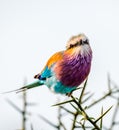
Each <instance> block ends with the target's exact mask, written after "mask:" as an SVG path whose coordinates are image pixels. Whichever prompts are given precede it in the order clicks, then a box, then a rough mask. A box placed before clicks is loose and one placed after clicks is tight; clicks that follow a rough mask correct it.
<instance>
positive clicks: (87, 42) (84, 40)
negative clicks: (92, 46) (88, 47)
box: [81, 38, 89, 44]
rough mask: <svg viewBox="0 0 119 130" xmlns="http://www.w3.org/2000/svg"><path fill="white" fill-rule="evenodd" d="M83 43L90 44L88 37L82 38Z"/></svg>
mask: <svg viewBox="0 0 119 130" xmlns="http://www.w3.org/2000/svg"><path fill="white" fill-rule="evenodd" d="M81 44H89V41H88V39H86V38H85V39H82V40H81Z"/></svg>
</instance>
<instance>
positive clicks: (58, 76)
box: [15, 34, 92, 95]
mask: <svg viewBox="0 0 119 130" xmlns="http://www.w3.org/2000/svg"><path fill="white" fill-rule="evenodd" d="M91 61H92V50H91V47H90V45H89V40H88V38H87V36H85V35H84V34H79V35H76V36H73V37H71V38H70V39H69V41H68V42H67V44H66V49H65V50H63V51H59V52H56V53H55V54H54V55H53V56H51V57H50V58H49V60H48V62H47V63H46V65H45V67H44V69H43V70H42V71H41V72H40V73H39V74H37V75H35V76H34V78H36V79H37V81H36V82H34V83H32V84H29V85H26V86H24V87H22V88H20V89H17V90H15V91H17V92H19V91H23V90H27V89H31V88H34V87H38V86H41V85H46V86H47V87H48V88H50V89H51V90H53V91H54V92H56V93H61V94H67V95H70V94H71V92H72V91H73V90H75V89H76V88H77V87H78V86H79V85H80V84H81V83H82V82H83V81H84V80H85V79H86V78H87V76H88V74H89V72H90V68H91Z"/></svg>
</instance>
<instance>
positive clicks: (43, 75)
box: [34, 51, 64, 80]
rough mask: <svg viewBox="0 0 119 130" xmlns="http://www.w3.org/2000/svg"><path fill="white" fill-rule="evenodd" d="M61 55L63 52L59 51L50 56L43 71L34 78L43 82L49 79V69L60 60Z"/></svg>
mask: <svg viewBox="0 0 119 130" xmlns="http://www.w3.org/2000/svg"><path fill="white" fill-rule="evenodd" d="M63 53H64V52H63V51H60V52H57V53H55V54H54V55H52V56H51V57H50V59H49V60H48V62H47V64H46V65H45V67H44V69H43V70H42V71H41V73H39V74H37V75H35V76H34V78H37V79H41V80H45V79H46V78H48V77H51V76H52V71H51V68H52V67H53V65H54V64H55V63H57V62H58V61H60V60H62V58H63Z"/></svg>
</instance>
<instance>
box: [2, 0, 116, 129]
mask: <svg viewBox="0 0 119 130" xmlns="http://www.w3.org/2000/svg"><path fill="white" fill-rule="evenodd" d="M82 32H83V33H85V34H86V35H87V36H88V38H89V40H90V45H91V47H92V49H93V62H92V69H91V73H90V76H89V81H88V90H89V91H90V92H92V93H93V92H94V93H95V98H98V97H100V96H101V95H102V94H103V92H104V91H106V90H107V72H109V73H110V74H111V78H112V79H113V80H114V81H115V82H116V83H117V84H118V80H119V76H118V75H119V69H118V68H119V58H118V56H119V38H118V35H119V1H118V0H59V1H58V0H49V1H48V0H32V1H31V0H19V1H18V0H0V79H1V80H0V84H1V87H0V92H4V91H6V90H13V89H16V88H19V87H21V86H22V85H23V80H24V78H25V77H26V78H27V82H28V83H31V82H32V81H34V79H33V76H34V75H35V74H37V73H38V72H40V71H41V70H42V68H43V66H44V65H45V63H46V61H47V60H48V58H49V56H51V55H52V54H53V53H55V52H56V51H59V50H63V49H65V45H66V42H67V40H68V39H69V38H70V37H71V36H72V35H76V34H78V33H82ZM19 95H20V94H18V95H16V94H8V95H4V96H3V95H1V96H0V130H16V129H20V128H21V115H20V114H19V113H18V112H17V111H16V110H14V109H13V108H12V107H10V106H9V105H8V103H7V102H6V101H5V98H9V99H10V100H12V101H13V102H14V103H15V104H17V105H18V106H19V107H20V108H22V102H21V99H20V98H19ZM28 96H29V102H37V103H38V104H39V106H37V107H34V108H33V107H32V108H31V107H29V109H30V111H33V112H34V111H35V113H39V114H41V115H43V116H44V117H46V118H49V119H50V120H52V121H53V122H55V123H56V122H57V120H56V119H57V109H56V108H53V107H51V105H53V104H54V103H56V101H57V98H61V101H64V100H65V99H67V98H66V97H65V96H62V95H56V94H54V93H52V92H50V91H49V90H48V89H47V87H46V86H42V87H41V88H36V89H32V90H29V91H28ZM107 102H109V101H107ZM110 105H113V102H111V101H110V102H109V103H104V104H103V107H104V109H105V110H106V108H109V106H110ZM101 107H102V106H100V107H99V112H100V109H101ZM104 119H105V120H106V117H105V118H104ZM107 119H109V115H108V116H107ZM30 121H31V122H32V123H33V126H34V129H35V130H47V129H49V130H53V129H52V127H50V126H49V125H47V124H46V123H44V122H43V121H42V120H41V119H39V118H38V117H37V116H36V115H35V114H34V115H33V116H31V118H30V119H29V120H28V124H27V126H28V130H30V128H29V124H30ZM70 121H71V120H70ZM107 123H108V122H107ZM107 125H108V124H107Z"/></svg>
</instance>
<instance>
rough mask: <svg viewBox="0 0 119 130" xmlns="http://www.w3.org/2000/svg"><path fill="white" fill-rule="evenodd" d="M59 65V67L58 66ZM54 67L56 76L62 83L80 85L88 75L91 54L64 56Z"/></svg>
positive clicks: (71, 85)
mask: <svg viewBox="0 0 119 130" xmlns="http://www.w3.org/2000/svg"><path fill="white" fill-rule="evenodd" d="M58 66H59V68H60V69H59V68H58ZM58 66H57V67H56V69H59V70H56V76H57V78H58V79H59V81H61V82H62V83H63V84H64V85H66V86H69V87H73V86H78V85H80V84H81V83H82V82H83V81H84V79H85V78H86V77H87V76H88V74H89V71H90V67H91V56H90V55H87V56H81V55H77V56H76V57H65V58H64V60H63V61H62V62H60V63H59V65H58Z"/></svg>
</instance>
